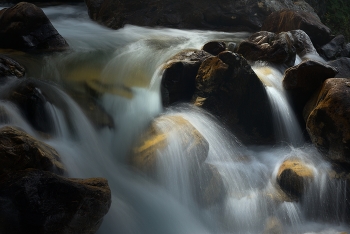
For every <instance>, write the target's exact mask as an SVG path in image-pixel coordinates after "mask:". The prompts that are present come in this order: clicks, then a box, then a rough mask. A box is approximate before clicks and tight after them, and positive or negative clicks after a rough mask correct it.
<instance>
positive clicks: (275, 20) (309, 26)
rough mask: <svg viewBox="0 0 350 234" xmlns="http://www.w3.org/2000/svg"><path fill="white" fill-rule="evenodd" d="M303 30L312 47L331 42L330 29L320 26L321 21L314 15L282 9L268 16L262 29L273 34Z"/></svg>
mask: <svg viewBox="0 0 350 234" xmlns="http://www.w3.org/2000/svg"><path fill="white" fill-rule="evenodd" d="M297 29H300V30H303V31H304V32H305V33H306V34H307V35H309V37H310V39H311V41H312V42H313V44H314V45H316V47H317V46H321V45H324V44H326V43H327V42H329V41H330V40H331V31H330V29H329V28H328V27H327V26H325V25H324V24H322V22H321V20H320V19H319V18H318V17H317V16H315V15H314V14H311V13H308V12H304V11H295V10H290V9H284V10H281V11H276V12H273V13H272V14H271V15H269V16H268V17H267V18H266V19H265V21H264V23H263V25H262V27H261V30H262V31H269V32H274V33H280V32H287V31H291V30H297Z"/></svg>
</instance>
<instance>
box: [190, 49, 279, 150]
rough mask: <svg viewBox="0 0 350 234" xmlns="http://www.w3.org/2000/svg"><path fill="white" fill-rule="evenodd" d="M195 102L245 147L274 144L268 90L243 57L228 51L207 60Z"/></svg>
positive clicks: (198, 80)
mask: <svg viewBox="0 0 350 234" xmlns="http://www.w3.org/2000/svg"><path fill="white" fill-rule="evenodd" d="M193 102H194V103H195V105H196V106H199V107H202V108H204V109H206V110H208V111H209V112H210V113H212V114H213V115H215V116H217V117H219V118H220V119H221V121H222V122H223V123H224V124H225V125H226V126H227V127H228V128H229V129H230V130H232V131H233V132H234V133H235V134H236V136H237V137H238V138H239V139H240V140H241V141H243V142H244V143H248V144H257V143H268V142H272V141H273V136H272V135H273V124H272V117H271V107H270V103H269V99H268V96H267V93H266V90H265V87H264V85H263V84H262V82H261V81H260V79H259V78H258V77H257V75H256V74H255V73H254V71H253V70H252V68H251V67H250V65H249V64H248V62H247V61H246V60H245V59H244V58H243V57H242V56H241V55H238V54H235V53H232V52H230V51H225V52H222V53H220V54H219V55H218V56H217V57H211V58H208V59H206V60H205V61H204V62H203V63H202V65H201V66H200V68H199V71H198V74H197V77H196V91H195V95H194V98H193Z"/></svg>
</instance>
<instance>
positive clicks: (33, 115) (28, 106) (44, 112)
mask: <svg viewBox="0 0 350 234" xmlns="http://www.w3.org/2000/svg"><path fill="white" fill-rule="evenodd" d="M45 93H46V92H44V90H43V89H42V88H40V87H39V86H38V85H37V84H36V83H35V82H32V81H31V80H24V81H23V82H20V83H18V85H17V86H14V87H13V89H12V90H10V91H8V93H5V94H4V96H3V99H5V100H8V101H11V102H12V103H14V104H16V105H17V107H18V108H19V109H20V111H21V113H22V115H23V116H24V117H25V119H26V120H27V121H28V122H29V123H30V124H31V125H32V126H33V128H34V129H36V130H37V131H40V132H43V133H52V132H53V131H54V125H53V119H52V116H51V115H50V113H49V111H48V109H47V108H46V105H47V104H48V103H49V102H48V100H47V95H45Z"/></svg>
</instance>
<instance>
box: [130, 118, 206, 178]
mask: <svg viewBox="0 0 350 234" xmlns="http://www.w3.org/2000/svg"><path fill="white" fill-rule="evenodd" d="M170 137H176V139H177V140H179V142H178V144H179V145H178V146H177V148H179V149H181V150H182V153H183V154H184V155H185V157H186V158H188V161H189V163H190V164H191V165H190V166H189V167H190V168H193V170H197V169H198V166H200V165H201V164H202V163H203V162H204V161H205V159H206V157H207V155H208V151H209V144H208V142H207V141H206V140H205V138H204V137H203V136H202V135H201V134H200V133H199V132H198V130H197V129H196V128H194V127H193V126H192V124H190V123H189V122H188V121H187V120H185V119H184V118H182V117H181V116H161V117H158V118H156V119H155V120H154V121H153V122H152V124H151V126H150V127H149V128H148V130H147V131H146V132H145V133H144V134H143V136H142V137H141V139H140V141H139V143H138V144H137V146H135V148H134V150H133V154H132V156H131V165H133V166H134V167H135V168H137V169H139V170H141V171H143V172H145V173H147V174H148V175H151V176H154V173H155V171H156V170H157V166H156V165H157V160H159V159H158V158H159V157H171V156H172V155H168V154H165V150H166V148H167V146H168V144H169V143H170V142H168V139H169V138H170ZM179 137H181V138H180V139H179Z"/></svg>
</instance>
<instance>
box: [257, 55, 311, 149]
mask: <svg viewBox="0 0 350 234" xmlns="http://www.w3.org/2000/svg"><path fill="white" fill-rule="evenodd" d="M252 68H253V70H254V72H255V73H256V74H257V75H258V77H259V78H260V80H261V81H262V82H263V84H264V85H265V87H266V92H267V94H268V97H269V100H270V104H271V107H272V108H271V109H272V112H273V118H274V124H275V127H274V131H275V135H276V138H277V139H279V140H281V141H284V142H288V143H290V144H292V145H295V146H297V145H301V144H302V143H303V141H304V140H303V135H302V133H301V129H300V126H299V124H298V121H297V119H296V117H295V115H294V113H293V110H292V107H291V106H290V104H289V102H288V99H287V96H286V92H285V91H284V89H283V87H282V77H283V74H282V72H281V71H280V70H279V69H277V68H276V67H273V66H272V65H268V64H267V63H264V62H260V61H258V62H255V64H254V65H253V66H252Z"/></svg>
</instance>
